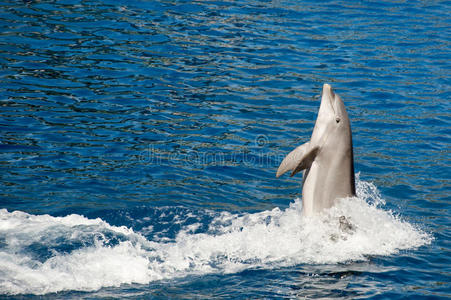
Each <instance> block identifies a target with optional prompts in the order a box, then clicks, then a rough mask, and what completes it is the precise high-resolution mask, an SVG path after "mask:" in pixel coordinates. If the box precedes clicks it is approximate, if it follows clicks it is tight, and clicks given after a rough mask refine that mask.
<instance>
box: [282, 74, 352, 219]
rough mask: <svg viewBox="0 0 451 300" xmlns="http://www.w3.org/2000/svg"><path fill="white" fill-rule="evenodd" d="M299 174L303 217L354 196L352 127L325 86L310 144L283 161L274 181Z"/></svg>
mask: <svg viewBox="0 0 451 300" xmlns="http://www.w3.org/2000/svg"><path fill="white" fill-rule="evenodd" d="M301 170H304V172H303V186H302V214H303V215H304V216H312V215H314V214H316V213H318V212H321V211H322V210H324V209H326V208H330V207H332V206H333V205H334V203H335V201H336V200H337V199H339V198H345V197H352V196H355V178H354V155H353V150H352V133H351V124H350V121H349V117H348V113H347V112H346V108H345V106H344V103H343V101H342V100H341V98H340V96H339V95H337V94H336V93H334V92H333V90H332V87H331V86H330V85H329V84H327V83H326V84H324V86H323V95H322V99H321V105H320V107H319V112H318V117H317V119H316V123H315V127H314V128H313V133H312V137H311V138H310V141H309V142H306V143H305V144H302V145H300V146H298V147H297V148H296V149H294V150H293V151H291V152H290V153H289V154H288V155H287V156H286V157H285V158H284V160H283V161H282V163H281V164H280V166H279V169H278V170H277V174H276V177H279V176H281V175H282V174H284V173H285V172H287V171H291V176H293V175H295V174H296V173H298V172H299V171H301Z"/></svg>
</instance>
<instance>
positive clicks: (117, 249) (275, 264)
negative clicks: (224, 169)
mask: <svg viewBox="0 0 451 300" xmlns="http://www.w3.org/2000/svg"><path fill="white" fill-rule="evenodd" d="M357 193H358V197H355V198H350V199H343V200H342V201H340V202H339V203H338V204H337V205H336V206H335V207H333V208H332V209H330V210H329V211H327V212H325V213H323V214H322V215H320V216H319V217H317V218H301V201H300V200H299V199H296V200H295V201H294V202H293V203H292V204H291V205H290V207H288V208H286V209H284V210H281V209H279V208H274V209H273V210H271V211H263V212H260V213H255V214H244V215H235V214H231V213H227V212H224V213H221V214H219V215H218V216H217V217H216V218H215V219H214V220H213V221H212V222H211V224H210V225H209V230H208V231H207V232H206V233H197V234H196V233H194V232H195V230H196V229H197V228H198V227H199V226H200V224H192V225H189V226H186V227H184V228H183V229H182V230H181V231H180V232H179V233H178V234H177V236H176V238H175V240H173V239H172V240H171V239H168V240H170V242H161V240H159V241H149V240H147V239H145V238H144V237H143V236H142V235H140V234H139V233H136V232H134V231H133V230H132V229H129V228H126V227H116V226H111V225H109V224H108V223H106V222H104V221H102V220H101V219H94V220H92V219H87V218H85V217H83V216H79V215H70V216H67V217H52V216H48V215H40V216H36V215H30V214H26V213H24V212H18V211H16V212H8V211H6V210H4V209H3V210H0V238H2V237H3V238H4V240H0V266H2V267H1V269H0V293H2V294H24V293H27V294H28V293H30V294H46V293H51V292H59V291H64V290H80V291H92V290H98V289H100V288H102V287H106V286H119V285H121V284H127V283H141V284H146V283H148V282H151V281H154V280H160V279H171V278H175V277H181V276H186V275H189V274H200V275H202V274H208V273H232V272H237V271H240V270H243V269H246V268H256V267H263V268H279V267H284V266H294V265H297V264H310V263H312V264H325V263H328V264H331V263H332V264H333V263H340V262H347V261H358V260H365V259H366V257H368V256H372V255H396V253H397V252H398V251H399V250H403V249H412V248H416V247H419V246H421V245H424V244H427V243H430V242H431V240H432V237H431V236H430V235H429V234H427V233H425V232H423V231H422V230H421V229H419V228H416V227H414V226H413V225H411V224H409V223H407V222H405V221H403V220H402V219H401V218H400V217H397V216H395V215H394V214H393V213H391V212H390V211H386V210H384V209H382V208H381V207H382V206H383V205H384V201H383V199H382V198H381V196H380V195H379V192H378V191H377V189H376V188H375V186H374V185H372V184H371V183H367V182H364V181H360V180H357ZM342 215H344V216H346V217H347V218H348V220H350V222H351V223H352V224H353V226H354V229H355V230H354V232H343V231H340V229H339V221H338V218H339V217H340V216H342ZM193 217H195V216H193ZM155 222H157V221H155ZM146 230H147V229H146ZM61 241H63V242H62V243H65V245H66V246H67V247H69V248H70V247H73V249H72V250H71V251H67V250H66V251H64V250H61V249H59V248H58V245H59V243H60V242H61ZM36 245H38V246H41V247H42V245H48V249H47V250H48V252H49V254H48V256H45V257H42V254H41V256H40V257H35V256H36V255H37V254H36V253H37V252H44V253H45V251H42V249H40V250H39V249H38V250H36V249H35V248H33V247H36ZM67 247H66V248H67ZM63 248H64V247H63Z"/></svg>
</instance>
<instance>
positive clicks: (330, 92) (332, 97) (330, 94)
mask: <svg viewBox="0 0 451 300" xmlns="http://www.w3.org/2000/svg"><path fill="white" fill-rule="evenodd" d="M323 93H327V97H328V98H329V103H330V106H331V107H332V110H333V111H334V114H336V110H335V93H334V91H333V89H332V86H331V85H330V84H328V83H325V84H324V86H323Z"/></svg>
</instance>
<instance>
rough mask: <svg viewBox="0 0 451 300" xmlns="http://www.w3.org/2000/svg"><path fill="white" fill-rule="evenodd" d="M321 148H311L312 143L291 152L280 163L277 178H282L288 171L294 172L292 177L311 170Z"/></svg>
mask: <svg viewBox="0 0 451 300" xmlns="http://www.w3.org/2000/svg"><path fill="white" fill-rule="evenodd" d="M318 149H319V147H314V148H310V143H309V142H307V143H304V144H302V145H300V146H298V147H297V148H296V149H294V150H293V151H291V152H290V153H289V154H288V155H287V156H286V157H285V158H284V159H283V161H282V162H281V163H280V166H279V168H278V169H277V173H276V177H280V176H281V175H283V174H284V173H286V172H287V171H292V172H291V175H290V176H293V175H295V174H296V173H298V172H299V171H301V170H304V169H307V168H310V166H311V165H312V162H313V161H314V160H315V157H316V154H317V153H318Z"/></svg>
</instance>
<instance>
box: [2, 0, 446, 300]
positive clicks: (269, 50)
mask: <svg viewBox="0 0 451 300" xmlns="http://www.w3.org/2000/svg"><path fill="white" fill-rule="evenodd" d="M450 11H451V3H450V2H449V1H405V2H404V1H377V2H367V1H363V2H354V1H349V2H344V3H343V2H340V1H322V2H321V3H317V2H316V1H192V2H190V1H174V2H172V1H6V2H5V1H3V2H0V106H1V108H0V132H1V135H0V168H1V171H0V172H1V173H0V176H1V182H0V208H4V209H7V211H8V212H12V211H15V210H20V211H23V212H27V213H29V214H32V215H41V214H50V215H51V216H54V217H56V216H66V215H68V214H79V215H84V216H87V217H89V218H91V219H92V218H97V217H99V218H101V219H102V220H104V221H106V222H108V223H109V224H111V225H115V226H123V225H124V226H127V227H129V228H132V229H133V230H135V231H136V232H141V233H142V234H144V235H145V236H146V237H147V238H148V239H149V240H152V239H153V238H152V236H149V235H146V234H145V232H143V231H142V230H143V228H145V227H146V226H152V228H153V232H154V233H155V236H158V237H159V238H162V237H163V238H164V237H166V238H169V239H172V238H174V236H176V234H177V233H178V232H179V231H180V230H181V228H184V226H188V225H189V224H193V223H196V222H198V223H200V224H201V226H200V228H201V229H199V230H201V231H202V228H203V227H205V228H204V229H203V230H204V231H205V230H207V227H208V226H209V224H210V222H211V220H213V219H214V218H215V217H214V216H215V214H220V213H221V212H230V213H235V214H239V215H242V214H252V213H257V212H261V211H266V210H271V209H273V208H275V207H279V208H281V209H285V208H287V207H288V206H289V204H290V202H292V201H293V200H294V199H295V198H296V197H297V196H300V181H301V179H300V177H297V178H296V177H293V178H289V177H283V178H279V179H276V178H275V171H276V169H277V166H278V165H279V163H280V161H281V160H282V159H283V157H284V156H285V155H286V154H287V153H288V152H289V151H291V150H292V149H293V148H294V147H296V146H297V145H299V144H302V143H304V142H305V141H307V140H308V138H309V136H310V134H311V130H312V128H313V125H314V120H315V118H316V113H317V110H318V107H319V99H320V98H319V97H320V93H321V87H322V84H323V83H325V82H328V83H331V84H332V86H333V87H334V88H335V90H336V92H338V93H339V94H340V95H341V97H342V98H343V100H344V102H345V104H346V106H347V109H348V113H349V115H350V118H351V123H352V129H353V141H354V155H355V169H356V172H360V179H361V180H364V181H367V182H373V183H374V185H375V186H377V188H378V190H379V191H380V193H381V195H382V197H383V198H384V199H385V201H386V203H387V204H386V205H385V208H384V209H385V210H392V211H393V212H394V214H399V215H401V216H402V217H403V218H404V220H407V221H408V222H409V223H411V224H414V225H415V226H417V227H418V228H421V230H423V231H425V232H427V233H429V234H430V236H432V237H433V240H432V242H431V243H430V244H427V245H424V246H421V247H420V248H415V247H413V248H412V249H411V250H403V251H401V252H399V253H395V254H393V255H389V256H376V257H371V258H369V260H368V261H364V262H360V261H359V262H355V263H353V262H352V261H351V262H348V263H347V264H344V265H343V264H332V265H321V264H319V265H317V264H308V263H306V264H301V265H299V264H298V265H295V266H288V267H279V268H274V269H270V268H250V269H246V270H245V271H240V272H238V273H233V272H232V273H230V274H223V273H215V272H213V273H211V274H210V273H208V274H200V275H190V276H186V277H182V278H181V279H180V278H179V279H166V280H164V281H158V280H157V281H150V282H149V283H147V284H141V285H140V284H134V283H132V284H131V285H127V284H125V285H124V284H122V285H120V284H121V282H120V281H117V282H115V284H116V285H119V286H118V287H99V288H100V290H99V291H98V292H94V293H85V292H75V291H64V292H62V294H59V295H63V296H65V297H66V296H67V297H97V296H99V297H101V296H105V295H107V296H108V295H110V296H118V297H138V298H140V297H149V296H153V297H155V298H167V297H184V298H196V297H200V298H214V297H217V298H231V297H243V298H264V297H269V298H272V297H296V296H299V297H303V296H306V297H309V298H310V297H311V298H318V297H337V298H341V297H344V298H354V297H365V298H366V297H374V298H391V299H393V298H402V297H405V296H407V297H413V296H414V295H415V296H423V297H447V296H450V295H451V287H450V284H449V282H450V271H451V270H450V263H451V261H450V256H449V253H450V250H451V245H450V243H449V240H450V237H451V233H450V230H449V228H450V225H451V222H450V215H451V211H450V208H449V204H450V177H451V176H450V151H449V149H450V144H451V143H450V140H451V125H450V116H451V113H450V112H451V105H450V100H451V88H450V86H451V85H450V84H451V80H450V76H449V74H450V70H451V63H450V58H451V55H450V42H451V32H450V22H451V14H450ZM162 207H163V208H162ZM161 209H163V212H162V211H161ZM190 214H191V215H192V216H193V220H189V218H187V219H185V220H184V221H183V222H181V223H177V222H174V220H175V219H174V218H175V217H174V215H175V216H186V215H190ZM165 217H166V219H165V222H163V221H162V220H164V218H165ZM146 218H147V219H146ZM168 218H169V219H168ZM142 220H146V222H144V223H143V222H141V221H142ZM0 222H2V221H1V220H0ZM177 224H178V225H177ZM0 226H1V223H0ZM2 239H3V238H2V237H1V236H0V250H1V247H2V246H1V245H2V243H3V244H5V243H6V242H2ZM117 239H119V240H118V241H115V240H114V239H113V240H112V242H111V243H112V245H113V246H114V245H116V244H117V243H119V241H120V237H119V238H117ZM91 244H92V243H91ZM91 244H89V245H91ZM64 245H65V244H64ZM89 245H88V246H89ZM84 246H86V245H78V244H77V243H75V244H73V245H65V246H64V247H66V248H65V249H64V251H66V252H67V253H70V252H71V251H72V250H74V249H81V248H82V247H84ZM53 250H54V251H56V250H55V249H53ZM29 251H31V252H30V253H31V254H30V255H31V256H33V257H34V256H37V257H39V259H40V260H41V261H45V259H48V258H49V257H52V253H53V252H51V251H50V252H49V253H48V254H46V253H47V252H46V251H47V250H46V249H41V248H39V247H37V248H31V250H30V249H29ZM61 251H63V250H61ZM64 251H63V252H64ZM0 268H1V267H0ZM11 276H12V275H11V274H9V273H7V272H2V271H0V280H2V279H1V277H3V278H4V279H3V283H4V282H7V283H8V282H10V279H11V278H12V277H11ZM49 284H51V283H49ZM113 285H114V284H113ZM2 288H3V289H5V290H3V291H0V292H3V293H7V294H10V293H12V292H11V291H10V290H8V289H7V288H6V285H2ZM28 293H34V292H33V290H31V291H28ZM36 293H42V291H40V292H38V291H37V292H36Z"/></svg>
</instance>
